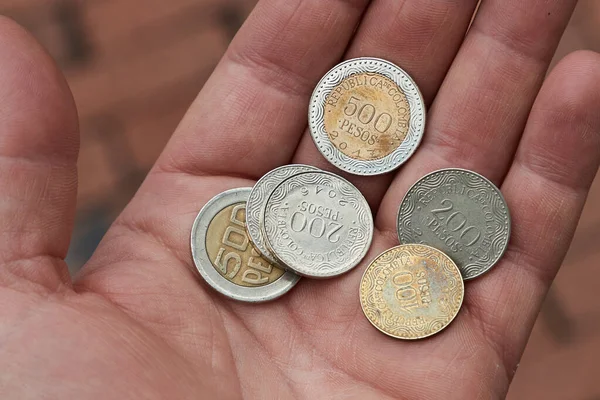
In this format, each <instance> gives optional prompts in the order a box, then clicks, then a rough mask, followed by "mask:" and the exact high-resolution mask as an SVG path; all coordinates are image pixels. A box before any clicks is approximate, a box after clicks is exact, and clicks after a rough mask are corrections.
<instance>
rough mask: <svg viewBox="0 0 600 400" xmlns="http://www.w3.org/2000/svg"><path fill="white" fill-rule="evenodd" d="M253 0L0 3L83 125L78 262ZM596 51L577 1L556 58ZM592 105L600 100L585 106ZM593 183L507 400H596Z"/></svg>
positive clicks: (598, 241)
mask: <svg viewBox="0 0 600 400" xmlns="http://www.w3.org/2000/svg"><path fill="white" fill-rule="evenodd" d="M255 2H256V0H169V1H165V0H0V13H2V14H5V15H8V16H10V17H12V18H14V19H16V20H17V21H19V22H20V23H21V24H22V25H24V26H25V27H27V28H28V29H29V30H30V31H31V32H33V33H34V35H35V36H36V37H37V38H38V39H39V40H40V41H41V42H42V43H43V44H44V45H45V46H46V47H47V48H48V50H49V51H50V53H51V54H52V55H53V56H54V57H55V58H56V59H57V61H58V62H59V64H60V66H61V67H62V69H63V70H64V72H65V74H66V76H67V79H68V81H69V84H70V85H71V88H72V90H73V93H74V95H75V99H76V102H77V104H78V107H79V112H80V118H81V126H82V147H81V155H80V162H79V163H80V186H79V187H80V189H79V211H78V217H77V227H76V234H75V235H74V238H75V239H74V243H73V245H72V248H71V252H70V254H69V258H68V262H69V264H70V266H71V267H72V268H73V269H77V268H78V266H79V265H81V264H82V263H83V262H85V260H86V259H87V257H88V256H89V254H90V253H91V252H92V251H93V250H94V248H95V246H96V244H97V243H98V241H99V240H100V238H101V237H102V235H103V234H104V232H105V230H106V228H107V227H108V226H109V224H110V222H111V221H112V219H113V218H114V217H115V215H116V214H118V213H119V212H120V210H121V209H122V207H123V206H124V205H125V204H126V203H127V201H128V200H129V198H130V197H131V196H132V194H133V193H134V192H135V190H136V189H137V187H138V185H139V183H140V182H141V180H142V179H143V177H144V175H145V173H146V171H147V170H148V168H149V167H150V166H151V165H152V163H153V162H154V160H155V159H156V157H157V156H158V154H159V152H160V151H161V149H162V147H163V146H164V144H165V143H166V142H167V140H168V139H169V137H170V135H171V133H172V131H173V129H174V128H175V126H176V124H177V122H178V121H179V119H180V118H181V117H182V116H183V114H184V112H185V110H186V108H187V106H188V105H189V103H190V102H191V101H192V100H193V98H194V97H195V95H196V93H197V92H198V91H199V90H200V88H201V87H202V85H203V83H204V81H205V80H206V79H207V77H208V76H209V75H210V73H211V71H212V69H213V68H214V66H215V65H216V63H217V61H218V59H219V58H220V56H221V55H222V53H223V52H224V50H225V48H226V46H227V44H228V43H229V41H230V40H231V38H232V37H233V35H234V34H235V32H236V31H237V29H238V28H239V26H240V25H241V23H242V22H243V20H244V19H245V17H246V15H247V14H248V12H249V11H250V10H251V9H252V7H253V5H254V3H255ZM575 49H593V50H596V51H600V0H582V1H580V4H579V6H578V8H577V10H576V12H575V14H574V15H573V18H572V21H571V24H570V25H569V28H568V30H567V32H566V33H565V35H564V37H563V41H562V42H561V45H560V47H559V50H558V51H557V55H556V57H555V59H559V58H561V57H562V56H564V55H565V54H567V53H568V52H570V51H572V50H575ZM595 106H596V107H598V110H599V112H600V104H598V105H595ZM599 264H600V179H597V180H596V184H595V185H594V188H593V190H592V193H591V195H590V198H589V199H588V203H587V206H586V209H585V212H584V217H583V218H582V220H581V223H580V226H579V228H578V231H577V234H576V237H575V240H574V242H573V245H572V247H571V251H570V253H569V255H568V257H567V259H566V260H565V263H564V266H563V269H562V270H561V272H560V273H559V275H558V278H557V280H556V282H555V283H554V286H553V287H552V290H551V292H550V295H549V296H548V299H547V301H546V303H545V305H544V308H543V310H542V312H541V313H540V316H539V318H538V321H537V323H536V326H535V329H534V332H533V334H532V336H531V339H530V341H529V344H528V347H527V350H526V351H525V355H524V357H523V360H522V362H521V364H520V367H519V369H518V371H517V374H516V377H515V380H514V384H513V386H512V387H511V390H510V393H509V396H508V398H509V399H511V400H517V399H527V400H529V399H548V400H552V399H560V400H562V399H568V400H593V399H595V400H600V361H599V360H598V358H599V356H600V295H599V294H598V292H596V287H597V286H598V285H599V284H600V269H599V268H598V266H599Z"/></svg>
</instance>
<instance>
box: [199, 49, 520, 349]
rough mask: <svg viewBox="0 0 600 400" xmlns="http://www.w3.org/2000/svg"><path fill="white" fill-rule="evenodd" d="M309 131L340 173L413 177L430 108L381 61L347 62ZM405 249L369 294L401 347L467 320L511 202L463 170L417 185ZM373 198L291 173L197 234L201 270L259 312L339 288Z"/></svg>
mask: <svg viewBox="0 0 600 400" xmlns="http://www.w3.org/2000/svg"><path fill="white" fill-rule="evenodd" d="M308 120H309V121H308V122H309V128H310V133H311V135H312V138H313V140H314V142H315V145H316V147H317V148H318V149H319V151H320V152H321V153H322V154H323V156H324V157H325V158H326V159H327V160H328V161H329V162H330V163H332V164H333V165H334V166H336V167H338V168H339V169H341V170H344V171H346V172H349V173H352V174H356V175H378V174H383V173H387V172H390V171H392V170H394V169H396V168H398V167H399V166H400V165H402V164H403V163H404V162H406V160H408V158H409V157H411V156H412V154H413V153H414V152H415V151H416V149H417V147H418V145H419V143H420V142H421V139H422V137H423V132H424V129H425V105H424V102H423V97H422V95H421V93H420V92H419V89H418V88H417V85H416V84H415V82H414V81H413V80H412V79H411V78H410V76H409V75H408V74H407V73H406V72H405V71H403V70H402V69H401V68H400V67H398V66H396V65H394V64H392V63H390V62H388V61H385V60H382V59H378V58H357V59H353V60H348V61H345V62H343V63H341V64H339V65H337V66H335V67H334V68H333V69H331V70H330V71H329V72H327V73H326V74H325V76H324V77H323V78H322V79H321V81H320V82H319V83H318V85H317V87H316V88H315V90H314V92H313V94H312V96H311V99H310V104H309V115H308ZM397 222H398V225H397V227H398V238H399V241H400V243H401V244H400V245H399V246H396V247H394V248H391V249H389V250H387V251H385V252H383V253H382V254H381V255H379V256H378V257H376V258H375V260H373V262H371V264H370V265H369V266H368V267H367V269H366V270H365V272H364V274H363V277H362V280H361V283H360V303H361V306H362V309H363V311H364V313H365V315H366V317H367V319H368V320H369V321H370V322H371V323H372V324H373V326H375V327H376V328H377V329H379V330H380V331H382V332H384V333H386V334H387V335H390V336H392V337H396V338H401V339H419V338H424V337H428V336H431V335H433V334H435V333H437V332H440V331H441V330H442V329H444V328H445V327H446V326H448V325H449V324H450V322H451V321H452V320H453V319H454V318H455V317H456V315H457V314H458V312H459V310H460V307H461V305H462V301H463V298H464V292H465V287H464V282H463V281H464V280H468V279H472V278H475V277H478V276H480V275H481V274H483V273H485V272H486V271H488V270H489V269H490V268H491V267H492V266H493V265H494V264H496V263H497V262H498V260H499V259H500V257H501V256H502V255H503V253H504V251H505V250H506V247H507V245H508V240H509V236H510V215H509V212H508V207H507V205H506V202H505V201H504V198H503V197H502V194H501V193H500V191H499V190H498V188H496V187H495V186H494V184H493V183H491V182H490V181H489V180H487V179H486V178H484V177H483V176H481V175H479V174H477V173H475V172H472V171H468V170H463V169H445V170H440V171H435V172H432V173H430V174H428V175H426V176H424V177H423V178H421V179H420V180H419V181H418V182H416V183H415V184H414V185H413V186H412V187H411V188H410V190H409V191H408V192H407V194H406V195H405V197H404V199H403V200H402V203H401V205H400V209H399V212H398V221H397ZM373 230H374V227H373V217H372V215H371V211H370V209H369V205H368V204H367V202H366V200H365V198H364V197H363V196H362V194H361V193H360V192H359V191H358V189H357V188H356V187H354V186H353V185H352V184H351V183H350V182H348V181H346V180H345V179H343V178H341V177H339V176H337V175H335V174H333V173H330V172H325V171H322V170H319V169H318V168H315V167H311V166H308V165H286V166H283V167H280V168H277V169H275V170H273V171H270V172H269V173H267V174H266V175H264V176H263V177H262V178H261V179H260V180H259V181H258V182H257V183H256V184H255V185H254V187H253V188H241V189H233V190H230V191H227V192H224V193H221V194H220V195H218V196H216V197H215V198H213V199H212V200H210V201H209V202H208V203H207V204H206V206H204V208H203V209H202V210H201V211H200V213H199V214H198V217H197V218H196V220H195V222H194V226H193V229H192V254H193V258H194V263H195V264H196V267H197V268H198V271H199V272H200V274H201V275H202V276H203V277H204V279H205V280H206V281H207V282H208V283H209V284H210V285H211V286H212V287H214V288H215V289H216V290H218V291H219V292H221V293H223V294H225V295H226V296H229V297H231V298H234V299H237V300H242V301H251V302H259V301H266V300H271V299H274V298H277V297H279V296H281V295H283V294H284V293H286V292H287V291H289V290H290V289H291V288H292V287H293V286H294V285H295V284H296V282H298V280H299V277H300V276H305V277H310V278H331V277H334V276H337V275H340V274H343V273H345V272H347V271H349V270H351V269H352V268H354V267H355V266H357V265H358V264H359V263H360V261H361V260H362V259H363V258H364V257H365V255H366V253H367V251H368V249H369V246H370V244H371V240H372V236H373Z"/></svg>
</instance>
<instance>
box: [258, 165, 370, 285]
mask: <svg viewBox="0 0 600 400" xmlns="http://www.w3.org/2000/svg"><path fill="white" fill-rule="evenodd" d="M264 217H265V218H264V220H263V225H262V228H263V235H264V237H265V242H266V243H267V246H269V248H270V250H271V252H272V253H273V254H274V255H275V256H276V257H277V259H278V260H280V261H281V265H284V266H285V267H286V268H289V269H291V270H293V271H294V272H296V273H297V274H299V275H304V276H308V277H312V278H329V277H333V276H336V275H340V274H343V273H345V272H347V271H349V270H350V269H352V268H354V267H355V266H356V265H358V263H359V262H360V261H361V260H362V259H363V258H364V256H365V255H366V254H367V251H368V250H369V246H370V245H371V240H372V238H373V230H374V226H373V216H372V215H371V210H370V208H369V204H368V203H367V200H366V199H365V198H364V197H363V195H362V194H361V193H360V191H359V190H358V189H357V188H356V187H355V186H354V185H352V184H351V183H350V182H348V181H347V180H345V179H344V178H342V177H340V176H337V175H335V174H332V173H330V172H325V171H315V172H303V173H300V174H296V175H294V176H291V177H290V178H288V179H286V180H284V181H283V182H282V183H281V184H279V185H278V186H277V188H275V190H274V191H273V192H272V193H271V196H269V199H268V200H267V202H266V203H265V211H264Z"/></svg>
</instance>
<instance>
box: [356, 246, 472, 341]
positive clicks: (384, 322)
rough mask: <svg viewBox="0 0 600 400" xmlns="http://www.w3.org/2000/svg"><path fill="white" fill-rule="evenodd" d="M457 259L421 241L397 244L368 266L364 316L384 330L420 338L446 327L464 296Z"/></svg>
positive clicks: (362, 289) (362, 284)
mask: <svg viewBox="0 0 600 400" xmlns="http://www.w3.org/2000/svg"><path fill="white" fill-rule="evenodd" d="M464 290H465V289H464V284H463V280H462V277H461V275H460V271H459V270H458V267H457V266H456V264H455V263H454V262H453V261H452V260H451V259H450V258H449V257H448V256H447V255H445V254H444V253H442V252H441V251H439V250H437V249H434V248H433V247H429V246H425V245H421V244H406V245H400V246H396V247H393V248H391V249H389V250H386V251H385V252H383V253H382V254H381V255H379V256H378V257H377V258H376V259H375V260H373V262H372V263H371V264H370V265H369V267H367V269H366V270H365V273H364V274H363V277H362V279H361V282H360V305H361V307H362V309H363V312H364V313H365V316H366V317H367V319H368V320H369V322H371V324H373V326H374V327H375V328H377V329H379V330H380V331H381V332H383V333H385V334H386V335H389V336H392V337H395V338H398V339H422V338H426V337H428V336H431V335H434V334H436V333H438V332H440V331H441V330H442V329H444V328H445V327H447V326H448V325H449V324H450V322H452V320H453V319H454V317H456V315H457V314H458V311H459V310H460V307H461V305H462V302H463V298H464Z"/></svg>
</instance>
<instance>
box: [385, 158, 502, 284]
mask: <svg viewBox="0 0 600 400" xmlns="http://www.w3.org/2000/svg"><path fill="white" fill-rule="evenodd" d="M397 227H398V237H399V240H400V243H422V244H427V245H429V246H433V247H435V248H437V249H440V250H442V251H443V252H444V253H446V254H447V255H448V256H450V258H452V260H454V262H455V263H456V265H458V268H459V269H460V270H461V272H462V275H463V278H464V279H472V278H475V277H477V276H479V275H481V274H483V273H485V272H486V271H488V270H489V269H490V268H491V267H492V266H494V264H496V262H497V261H498V260H499V259H500V257H502V255H503V254H504V251H505V250H506V247H507V246H508V241H509V237H510V213H509V211H508V206H507V205H506V202H505V200H504V197H503V196H502V193H500V190H499V189H498V188H497V187H496V186H494V184H493V183H492V182H490V181H489V180H487V179H486V178H485V177H483V176H481V175H479V174H477V173H476V172H472V171H468V170H464V169H443V170H439V171H435V172H432V173H430V174H428V175H425V176H424V177H423V178H421V179H419V181H418V182H417V183H415V184H414V185H413V186H412V187H411V188H410V189H409V191H408V192H407V193H406V195H405V197H404V199H403V200H402V204H401V205H400V209H399V211H398V226H397Z"/></svg>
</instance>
